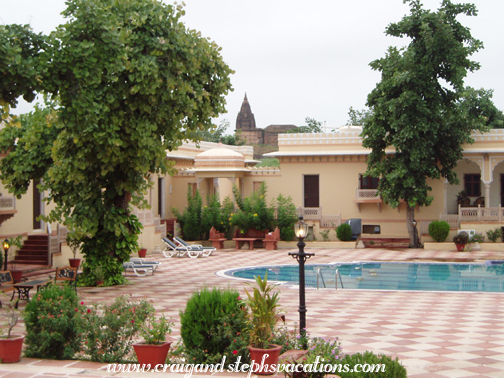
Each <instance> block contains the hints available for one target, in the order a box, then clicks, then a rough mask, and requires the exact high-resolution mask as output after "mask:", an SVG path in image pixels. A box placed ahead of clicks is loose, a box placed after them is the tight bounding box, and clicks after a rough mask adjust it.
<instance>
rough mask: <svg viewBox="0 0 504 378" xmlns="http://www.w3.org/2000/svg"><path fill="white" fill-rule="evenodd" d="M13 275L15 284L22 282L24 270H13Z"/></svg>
mask: <svg viewBox="0 0 504 378" xmlns="http://www.w3.org/2000/svg"><path fill="white" fill-rule="evenodd" d="M11 274H12V279H13V280H14V282H15V283H18V282H21V279H22V278H23V271H22V270H11Z"/></svg>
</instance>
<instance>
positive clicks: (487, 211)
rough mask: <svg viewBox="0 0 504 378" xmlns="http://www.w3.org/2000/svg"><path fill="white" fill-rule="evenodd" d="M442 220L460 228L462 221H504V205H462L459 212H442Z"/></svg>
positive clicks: (440, 217)
mask: <svg viewBox="0 0 504 378" xmlns="http://www.w3.org/2000/svg"><path fill="white" fill-rule="evenodd" d="M439 219H440V220H444V221H446V222H448V223H449V224H450V227H451V228H459V227H460V222H503V221H504V207H501V206H499V207H481V206H478V207H460V206H459V209H458V214H441V215H440V216H439Z"/></svg>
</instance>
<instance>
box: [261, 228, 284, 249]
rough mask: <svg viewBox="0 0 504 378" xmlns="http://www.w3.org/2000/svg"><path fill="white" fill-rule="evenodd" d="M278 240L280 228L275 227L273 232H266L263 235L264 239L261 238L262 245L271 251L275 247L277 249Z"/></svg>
mask: <svg viewBox="0 0 504 378" xmlns="http://www.w3.org/2000/svg"><path fill="white" fill-rule="evenodd" d="M279 240H280V230H279V229H278V227H277V228H275V231H273V232H268V233H267V234H266V235H265V236H264V240H263V243H264V247H265V248H266V249H267V250H268V251H273V250H275V249H278V247H277V242H278V241H279Z"/></svg>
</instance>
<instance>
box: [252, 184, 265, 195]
mask: <svg viewBox="0 0 504 378" xmlns="http://www.w3.org/2000/svg"><path fill="white" fill-rule="evenodd" d="M262 183H263V182H262V181H254V182H253V183H252V185H253V187H252V191H254V192H257V191H258V190H259V189H261V185H262Z"/></svg>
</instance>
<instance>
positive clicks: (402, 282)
mask: <svg viewBox="0 0 504 378" xmlns="http://www.w3.org/2000/svg"><path fill="white" fill-rule="evenodd" d="M319 269H320V272H321V274H320V275H319V287H321V288H322V287H327V288H334V285H335V272H336V269H339V273H340V275H341V281H342V283H341V282H340V280H339V278H338V288H341V287H342V286H343V288H344V289H365V290H421V291H481V292H504V265H502V264H495V265H493V264H490V263H489V264H485V265H483V264H456V263H393V262H385V263H374V262H373V263H363V262H360V263H349V264H322V265H311V264H309V265H306V271H305V272H306V273H305V282H306V285H307V286H312V287H317V271H318V270H319ZM266 272H267V273H268V280H271V281H283V282H286V283H290V284H298V283H299V275H298V272H299V267H298V266H297V265H284V266H261V267H252V268H242V269H231V270H228V271H226V272H225V274H226V275H227V276H232V277H239V278H247V279H254V276H257V275H260V276H261V277H264V275H265V273H266ZM342 284H343V285H342Z"/></svg>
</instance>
